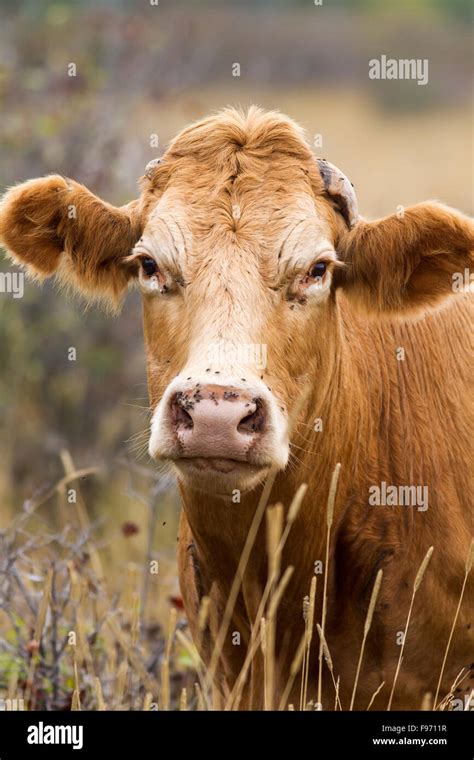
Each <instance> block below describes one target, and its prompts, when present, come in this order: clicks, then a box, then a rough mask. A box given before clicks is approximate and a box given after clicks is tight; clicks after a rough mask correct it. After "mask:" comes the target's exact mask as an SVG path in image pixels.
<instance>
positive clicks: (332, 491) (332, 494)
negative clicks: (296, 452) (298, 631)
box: [318, 462, 341, 705]
mask: <svg viewBox="0 0 474 760" xmlns="http://www.w3.org/2000/svg"><path fill="white" fill-rule="evenodd" d="M340 472H341V465H340V463H339V462H338V464H336V466H335V468H334V471H333V474H332V478H331V485H330V488H329V495H328V501H327V506H326V559H325V563H324V582H323V607H322V613H321V631H322V633H323V636H322V638H321V640H320V644H319V666H318V704H319V705H321V694H322V678H323V640H324V636H325V629H326V610H327V589H328V577H329V548H330V544H331V528H332V522H333V518H334V502H335V500H336V492H337V484H338V482H339V474H340Z"/></svg>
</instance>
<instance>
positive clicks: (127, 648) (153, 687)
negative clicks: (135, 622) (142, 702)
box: [104, 616, 159, 693]
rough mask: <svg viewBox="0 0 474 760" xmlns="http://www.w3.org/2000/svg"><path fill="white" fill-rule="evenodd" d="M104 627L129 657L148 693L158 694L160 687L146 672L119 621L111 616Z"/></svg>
mask: <svg viewBox="0 0 474 760" xmlns="http://www.w3.org/2000/svg"><path fill="white" fill-rule="evenodd" d="M104 625H106V626H107V628H108V629H109V630H110V632H111V633H112V635H113V638H114V639H115V640H116V641H117V642H118V643H119V644H120V646H121V648H122V650H123V651H124V653H125V654H126V656H127V659H128V661H129V663H130V665H131V666H132V668H134V669H135V670H136V671H137V673H138V674H139V676H140V678H141V679H142V681H143V685H144V686H145V688H146V689H147V690H148V691H151V692H153V693H157V692H158V691H159V686H158V684H157V682H156V680H155V678H154V677H152V676H151V675H150V673H148V671H147V670H146V668H145V665H144V664H143V662H142V660H141V659H140V657H139V656H138V655H137V653H136V652H135V651H134V650H133V648H132V646H131V645H130V643H129V642H128V640H127V637H126V636H125V634H124V632H123V631H122V629H121V628H120V625H119V624H118V622H117V620H116V619H115V618H114V617H112V616H109V617H108V618H106V619H105V621H104ZM111 662H112V661H111ZM112 672H113V671H112Z"/></svg>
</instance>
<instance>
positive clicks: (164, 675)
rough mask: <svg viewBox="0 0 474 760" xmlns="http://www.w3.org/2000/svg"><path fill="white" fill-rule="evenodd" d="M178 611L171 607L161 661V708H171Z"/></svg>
mask: <svg viewBox="0 0 474 760" xmlns="http://www.w3.org/2000/svg"><path fill="white" fill-rule="evenodd" d="M176 619H177V612H176V609H175V608H174V607H172V608H171V609H170V617H169V621H168V635H167V637H166V646H165V651H164V655H163V660H162V663H161V669H160V670H161V709H162V710H169V708H170V657H171V650H172V647H173V639H174V633H175V630H176Z"/></svg>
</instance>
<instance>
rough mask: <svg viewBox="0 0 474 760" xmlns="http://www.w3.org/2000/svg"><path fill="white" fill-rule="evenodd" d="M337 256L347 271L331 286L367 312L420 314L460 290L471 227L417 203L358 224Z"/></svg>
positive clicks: (473, 247)
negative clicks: (381, 217)
mask: <svg viewBox="0 0 474 760" xmlns="http://www.w3.org/2000/svg"><path fill="white" fill-rule="evenodd" d="M338 252H339V255H340V257H341V258H342V260H343V261H344V262H345V263H346V264H347V266H346V267H345V268H344V269H343V270H341V271H338V273H337V279H336V283H335V284H336V285H339V286H342V287H343V288H344V290H345V292H346V293H347V294H348V296H350V297H351V298H354V299H356V300H357V301H358V302H359V303H360V304H361V305H362V306H363V307H365V308H366V309H367V310H368V311H375V312H378V313H381V312H388V313H391V314H395V313H397V312H399V313H406V312H407V311H414V310H421V309H423V308H428V307H431V306H435V305H436V304H437V303H438V302H439V301H441V300H442V299H444V298H446V297H448V296H450V295H452V294H454V293H456V292H459V290H462V287H461V285H460V283H461V282H463V281H464V280H465V272H466V270H469V268H470V267H472V265H473V262H474V223H473V221H472V220H471V219H469V218H468V217H467V216H464V215H463V214H461V213H459V212H458V211H455V210H454V209H451V208H448V207H447V206H444V205H442V204H440V203H434V202H428V203H420V204H417V205H416V206H411V207H409V208H406V209H404V210H403V211H402V212H400V213H399V214H394V215H393V216H388V217H385V218H384V219H380V220H378V221H373V222H367V221H363V220H359V221H358V222H357V224H356V225H355V227H354V228H353V229H352V230H349V231H348V232H347V233H345V234H344V235H343V236H342V238H341V240H340V241H339V245H338ZM467 279H469V278H467Z"/></svg>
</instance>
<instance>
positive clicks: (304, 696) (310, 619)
mask: <svg viewBox="0 0 474 760" xmlns="http://www.w3.org/2000/svg"><path fill="white" fill-rule="evenodd" d="M316 582H317V578H316V576H315V575H313V577H312V579H311V585H310V589H309V596H308V597H305V600H306V599H307V604H306V605H305V604H304V602H303V617H304V622H305V640H306V643H305V652H304V655H303V668H302V677H301V695H300V710H305V709H306V703H307V700H308V680H309V655H310V651H311V642H312V639H313V630H314V605H315V600H316Z"/></svg>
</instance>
